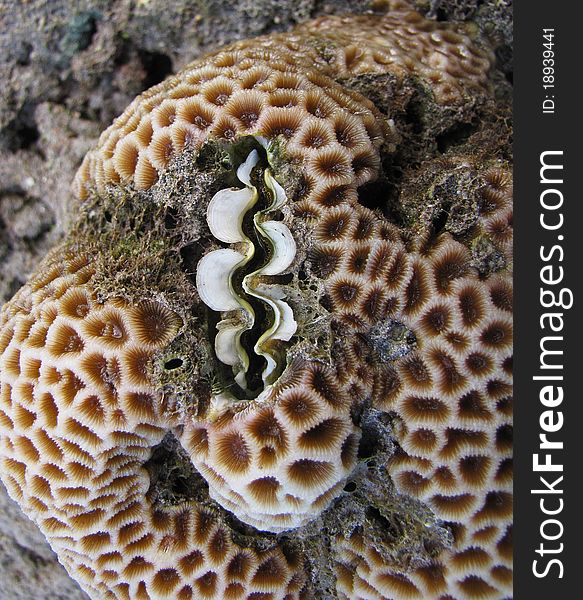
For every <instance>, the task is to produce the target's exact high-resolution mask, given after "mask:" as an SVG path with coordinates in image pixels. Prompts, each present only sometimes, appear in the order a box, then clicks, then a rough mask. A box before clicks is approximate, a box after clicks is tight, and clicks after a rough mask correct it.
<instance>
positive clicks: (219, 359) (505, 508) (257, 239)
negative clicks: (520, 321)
mask: <svg viewBox="0 0 583 600" xmlns="http://www.w3.org/2000/svg"><path fill="white" fill-rule="evenodd" d="M491 62H492V58H491V55H490V53H489V52H487V51H486V50H484V49H483V48H482V49H480V48H479V47H478V45H477V42H475V41H474V40H472V39H471V37H470V36H469V35H468V34H467V33H465V32H464V31H462V29H461V28H457V27H455V26H453V25H450V24H443V23H437V22H433V21H429V20H426V19H424V18H423V17H422V16H421V15H419V14H418V13H416V12H414V11H411V10H410V8H409V7H408V5H407V4H405V3H401V2H395V3H393V6H392V10H391V12H389V13H388V14H387V15H386V16H384V17H369V16H346V17H326V18H321V19H317V20H315V21H312V22H309V23H306V24H305V25H303V26H301V27H299V28H297V29H296V30H294V31H292V32H289V33H286V34H275V35H272V36H266V37H262V38H257V39H254V40H245V41H242V42H238V43H236V44H233V45H232V46H229V47H227V48H225V49H223V50H220V51H218V52H216V53H213V54H210V55H207V56H205V57H202V58H201V59H199V60H198V61H196V62H195V63H193V64H191V65H189V66H187V67H186V68H185V69H184V70H183V71H181V72H180V73H178V74H177V75H175V76H174V77H171V78H170V79H168V80H167V81H165V82H163V83H161V84H160V85H158V86H155V87H154V88H152V89H151V90H148V91H147V92H145V93H144V94H142V95H141V96H139V97H138V98H136V100H135V101H134V102H133V103H132V104H131V105H130V106H129V107H128V109H127V110H126V111H125V112H124V113H123V114H122V115H121V116H120V117H119V118H118V119H117V120H116V121H115V122H114V123H113V125H112V126H111V127H110V128H109V129H107V130H106V131H105V132H104V133H103V134H102V136H101V138H100V140H99V143H98V146H97V148H95V149H94V150H92V151H91V152H90V153H89V154H88V155H87V157H86V159H85V161H84V162H83V165H82V166H81V168H80V170H79V172H78V174H77V177H76V180H75V183H74V187H75V190H76V194H77V198H78V206H77V207H76V208H77V210H78V212H79V218H78V220H77V222H76V223H75V224H74V225H73V226H72V228H71V232H70V236H69V238H68V239H67V240H66V241H65V243H64V244H63V245H62V246H60V247H58V248H56V249H55V250H54V251H53V252H52V253H51V254H50V256H48V257H47V258H46V260H45V261H44V262H43V263H42V264H41V265H40V266H39V269H38V271H37V272H36V273H35V274H34V275H33V276H32V277H31V279H30V281H29V282H28V283H27V284H26V285H25V286H24V287H23V288H22V289H21V290H20V291H19V292H18V293H17V294H16V296H15V297H14V298H13V299H12V301H11V302H9V303H8V304H7V305H6V306H5V307H4V308H3V310H2V313H1V315H0V386H1V387H0V472H1V476H2V480H3V482H4V483H5V485H6V486H7V488H8V490H9V493H10V494H11V496H12V497H13V498H14V499H15V500H16V501H17V502H19V504H20V505H21V506H22V508H23V510H24V511H25V512H26V513H27V514H28V515H29V516H30V517H31V518H32V519H33V520H34V521H35V522H36V523H37V524H38V525H39V527H40V528H41V530H42V531H43V532H44V534H45V535H46V536H47V538H48V540H49V541H50V543H51V545H52V547H53V548H54V549H55V551H56V552H57V554H58V556H59V559H60V560H61V562H62V563H63V564H64V565H65V566H66V568H67V569H68V571H69V572H70V574H71V575H72V576H73V577H74V578H75V579H77V580H78V581H79V582H80V584H81V586H82V587H83V589H85V590H86V591H87V592H88V593H89V594H90V595H91V596H92V597H93V598H96V599H97V598H99V599H101V598H128V599H129V598H131V599H134V598H135V599H138V598H140V599H145V598H178V599H180V600H188V599H193V598H214V599H219V598H221V599H222V598H225V599H231V598H232V599H239V598H241V599H242V598H245V599H247V600H259V599H265V600H267V599H273V600H275V599H281V600H283V599H285V600H291V599H292V598H298V599H299V598H302V599H303V598H310V597H314V598H322V597H337V598H349V599H351V600H357V599H360V598H367V599H368V598H371V599H379V600H381V599H386V598H394V599H401V598H436V599H440V600H446V599H450V598H488V597H489V598H500V599H501V598H505V597H508V596H509V595H510V594H511V577H512V571H511V558H512V557H511V509H512V495H511V464H512V457H511V441H510V436H511V400H510V398H511V396H510V393H511V366H512V362H511V361H512V345H511V336H512V319H511V300H512V287H511V286H512V281H511V269H512V254H511V251H512V242H511V240H512V204H511V191H512V189H511V171H510V170H509V167H508V165H507V164H506V163H505V162H504V161H502V160H500V159H498V158H497V157H496V156H486V155H485V154H481V155H479V154H477V153H476V154H472V153H471V152H468V153H467V154H466V155H455V154H453V155H452V154H450V155H448V156H446V157H445V158H441V159H439V161H441V162H439V161H438V163H437V164H438V166H440V168H441V170H439V169H434V165H433V164H432V163H429V164H424V165H421V166H420V167H419V169H420V172H421V174H420V176H419V180H424V179H429V180H430V181H431V185H430V186H426V188H427V187H428V189H429V191H428V192H427V195H426V196H424V197H422V198H416V197H414V195H413V196H410V197H406V194H404V197H403V199H402V201H401V202H400V204H399V203H398V202H397V206H393V207H392V208H391V207H389V208H391V209H390V210H386V211H385V213H382V212H381V211H380V210H378V209H373V208H370V206H371V205H372V204H374V203H372V202H371V200H370V198H371V196H378V195H382V193H387V194H388V191H387V182H388V183H390V182H391V173H393V175H394V171H391V164H390V163H391V157H393V156H395V153H396V152H397V151H398V148H399V144H400V138H401V135H405V134H406V132H405V131H404V130H403V131H401V130H400V129H399V126H398V124H397V122H396V120H395V118H396V115H397V112H398V111H397V107H395V115H393V114H392V113H391V108H390V106H389V108H388V111H389V114H387V113H386V111H385V112H382V111H381V110H380V109H379V107H377V106H375V104H374V103H373V102H372V101H371V100H370V99H368V98H367V97H366V93H365V92H366V90H367V89H368V90H369V91H370V90H372V91H375V90H376V91H375V94H376V95H377V96H378V94H379V90H380V93H383V90H385V93H386V94H389V87H390V89H391V90H392V91H391V93H392V94H393V97H394V98H395V104H396V105H397V104H398V102H399V101H400V102H404V100H403V99H404V98H405V97H407V94H409V95H410V94H411V93H412V90H414V89H416V90H417V93H419V94H421V97H423V98H425V102H427V103H428V104H427V106H430V107H431V110H430V112H431V111H432V114H434V115H442V116H443V115H446V116H447V115H448V114H452V113H455V112H456V111H457V112H463V110H465V108H464V107H466V106H467V105H473V104H475V103H476V102H478V100H479V99H480V98H482V99H484V98H487V97H488V94H489V89H490V81H489V71H490V68H491ZM371 86H372V87H371ZM375 86H377V87H375ZM379 86H380V87H379ZM382 86H385V87H384V88H383V87H382ZM387 86H389V87H387ZM355 88H358V89H361V91H360V92H357V91H355ZM395 90H396V91H395ZM361 92H362V93H361ZM373 95H374V94H373ZM427 110H428V111H429V109H427ZM409 118H410V119H411V118H413V117H412V116H411V115H409ZM444 118H446V117H444ZM374 182H377V183H378V182H381V183H382V182H385V185H384V187H383V185H377V184H375V183H374ZM396 184H397V182H396V180H395V181H394V182H393V185H396ZM375 185H376V187H375ZM456 186H457V188H458V189H461V190H462V191H463V193H461V194H457V195H456V194H455V193H454V192H453V191H452V190H455V189H456ZM389 187H390V186H389ZM450 194H451V195H452V196H450ZM394 202H395V200H394V198H393V203H394ZM320 532H324V533H323V534H322V535H320Z"/></svg>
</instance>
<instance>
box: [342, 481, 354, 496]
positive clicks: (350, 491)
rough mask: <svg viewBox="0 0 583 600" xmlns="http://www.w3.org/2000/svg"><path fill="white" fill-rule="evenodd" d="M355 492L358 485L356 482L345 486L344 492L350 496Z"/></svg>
mask: <svg viewBox="0 0 583 600" xmlns="http://www.w3.org/2000/svg"><path fill="white" fill-rule="evenodd" d="M355 490H356V483H354V481H349V482H348V483H347V484H346V485H345V486H344V491H345V492H348V493H349V494H352V492H354V491H355Z"/></svg>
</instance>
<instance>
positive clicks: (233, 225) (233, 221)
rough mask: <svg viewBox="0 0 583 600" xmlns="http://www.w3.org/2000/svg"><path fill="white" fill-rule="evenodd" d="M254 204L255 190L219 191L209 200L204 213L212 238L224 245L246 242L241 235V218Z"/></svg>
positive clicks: (234, 189) (244, 236)
mask: <svg viewBox="0 0 583 600" xmlns="http://www.w3.org/2000/svg"><path fill="white" fill-rule="evenodd" d="M255 202H257V192H256V191H255V188H249V187H246V188H243V189H237V188H229V189H224V190H219V191H218V192H217V193H216V194H215V195H214V196H213V197H212V198H211V201H210V202H209V205H208V208H207V211H206V220H207V223H208V226H209V229H210V230H211V233H212V234H213V236H214V237H215V238H217V240H220V241H221V242H225V243H226V244H236V243H238V242H245V241H248V238H247V236H246V235H245V234H244V233H243V218H244V217H245V215H246V214H247V212H248V211H249V210H250V209H251V207H252V206H253V205H254V204H255Z"/></svg>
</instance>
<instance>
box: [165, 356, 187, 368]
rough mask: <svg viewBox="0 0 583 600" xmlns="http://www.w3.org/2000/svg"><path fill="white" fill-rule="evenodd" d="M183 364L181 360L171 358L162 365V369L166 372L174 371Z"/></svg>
mask: <svg viewBox="0 0 583 600" xmlns="http://www.w3.org/2000/svg"><path fill="white" fill-rule="evenodd" d="M182 364H183V361H182V359H181V358H171V359H170V360H167V361H166V362H165V363H164V368H165V369H166V370H167V371H173V370H174V369H179V368H180V367H181V366H182Z"/></svg>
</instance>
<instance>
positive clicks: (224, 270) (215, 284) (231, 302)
mask: <svg viewBox="0 0 583 600" xmlns="http://www.w3.org/2000/svg"><path fill="white" fill-rule="evenodd" d="M246 260H247V257H246V256H245V255H243V254H241V253H240V252H237V251H236V250H232V249H231V248H222V249H221V250H214V251H213V252H209V253H208V254H207V255H206V256H203V257H202V258H201V259H200V261H199V262H198V266H197V268H196V289H197V290H198V294H199V296H200V299H201V300H202V301H203V302H204V303H205V304H206V305H207V306H208V307H209V308H210V309H211V310H214V311H217V312H224V311H229V310H237V309H239V308H241V303H240V302H239V299H238V297H237V295H236V293H235V292H234V290H233V289H232V287H231V274H232V273H233V271H234V270H235V269H236V268H237V267H238V266H239V265H240V264H242V263H244V262H245V261H246Z"/></svg>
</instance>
